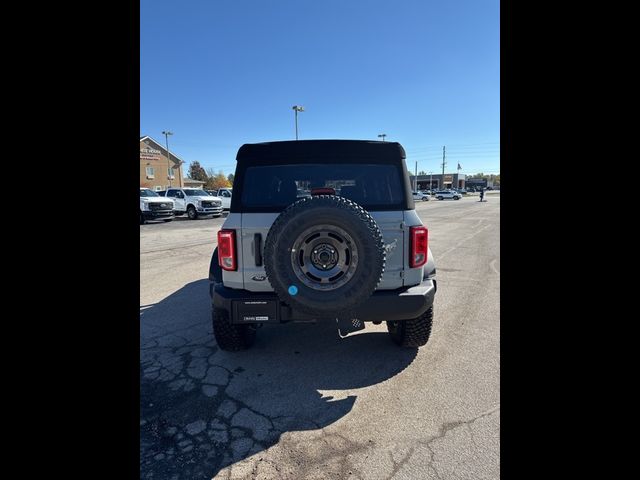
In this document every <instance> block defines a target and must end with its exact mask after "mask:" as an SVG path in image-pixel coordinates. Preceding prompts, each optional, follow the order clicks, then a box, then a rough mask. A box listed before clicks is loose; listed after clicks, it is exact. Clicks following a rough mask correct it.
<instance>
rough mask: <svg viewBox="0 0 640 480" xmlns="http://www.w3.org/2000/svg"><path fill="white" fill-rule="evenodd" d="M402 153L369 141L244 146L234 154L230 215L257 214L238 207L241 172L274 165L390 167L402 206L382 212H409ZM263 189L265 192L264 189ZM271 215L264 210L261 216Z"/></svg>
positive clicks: (396, 145)
mask: <svg viewBox="0 0 640 480" xmlns="http://www.w3.org/2000/svg"><path fill="white" fill-rule="evenodd" d="M405 158H406V154H405V150H404V148H403V147H402V145H400V144H399V143H397V142H377V141H370V140H288V141H281V142H265V143H248V144H244V145H242V146H241V147H240V149H239V150H238V154H237V156H236V160H237V161H238V163H237V165H236V172H235V177H234V194H233V196H232V197H231V206H230V211H231V213H241V212H243V211H245V212H248V211H252V212H256V213H257V212H259V211H260V212H261V211H263V210H262V209H260V208H257V207H246V208H243V206H242V198H243V191H244V182H245V172H246V171H247V169H248V168H251V167H266V166H275V165H301V164H302V165H305V164H310V165H311V164H319V165H323V164H326V165H331V164H339V165H348V164H371V165H393V166H394V167H395V168H396V169H397V170H398V174H399V180H400V183H401V188H402V189H403V191H404V192H405V195H404V196H405V198H404V201H403V202H402V205H400V204H398V205H396V206H390V205H389V206H384V207H381V209H382V210H385V209H386V210H392V209H395V210H397V209H402V210H413V209H414V208H415V207H414V202H413V196H412V195H411V185H410V182H409V174H408V172H407V166H406V163H405ZM265 188H267V187H266V186H265ZM267 211H268V212H271V210H270V209H265V210H264V212H267Z"/></svg>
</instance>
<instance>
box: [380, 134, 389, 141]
mask: <svg viewBox="0 0 640 480" xmlns="http://www.w3.org/2000/svg"><path fill="white" fill-rule="evenodd" d="M386 136H387V134H386V133H381V134H380V135H378V138H382V141H383V142H384V137H386Z"/></svg>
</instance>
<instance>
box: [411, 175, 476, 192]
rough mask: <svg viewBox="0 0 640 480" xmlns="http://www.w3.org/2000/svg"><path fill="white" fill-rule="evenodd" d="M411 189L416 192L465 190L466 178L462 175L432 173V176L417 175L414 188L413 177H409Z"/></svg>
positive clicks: (414, 179)
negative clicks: (450, 189) (449, 189)
mask: <svg viewBox="0 0 640 480" xmlns="http://www.w3.org/2000/svg"><path fill="white" fill-rule="evenodd" d="M409 178H410V180H411V188H413V189H416V190H444V189H447V188H465V186H466V176H465V174H464V173H445V174H444V175H442V174H441V173H434V174H433V175H418V185H417V188H416V177H415V175H410V176H409Z"/></svg>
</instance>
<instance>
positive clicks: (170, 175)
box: [140, 135, 184, 191]
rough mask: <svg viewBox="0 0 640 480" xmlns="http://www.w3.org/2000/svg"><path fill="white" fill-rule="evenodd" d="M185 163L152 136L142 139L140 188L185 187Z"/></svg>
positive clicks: (163, 188)
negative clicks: (183, 168)
mask: <svg viewBox="0 0 640 480" xmlns="http://www.w3.org/2000/svg"><path fill="white" fill-rule="evenodd" d="M183 163H184V161H183V160H181V159H180V158H179V157H178V156H177V155H174V154H173V152H169V153H168V154H167V149H166V148H165V147H163V146H162V145H160V143H158V142H157V141H155V140H154V139H153V138H151V137H150V136H148V135H147V136H144V137H140V186H141V187H144V188H150V189H151V190H156V191H160V190H166V189H167V188H170V187H183V186H184V176H183V174H182V164H183Z"/></svg>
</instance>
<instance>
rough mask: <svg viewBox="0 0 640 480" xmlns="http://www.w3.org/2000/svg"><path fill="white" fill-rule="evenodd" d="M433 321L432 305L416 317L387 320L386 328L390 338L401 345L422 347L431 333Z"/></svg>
mask: <svg viewBox="0 0 640 480" xmlns="http://www.w3.org/2000/svg"><path fill="white" fill-rule="evenodd" d="M432 323H433V306H431V307H430V308H429V310H427V311H426V312H424V313H423V314H422V315H420V316H419V317H418V318H412V319H411V320H401V321H399V322H387V330H388V331H389V335H390V336H391V339H392V340H393V341H394V342H395V343H396V344H397V345H400V346H401V347H410V348H416V347H422V346H423V345H426V343H427V341H428V340H429V336H430V335H431V325H432Z"/></svg>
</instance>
